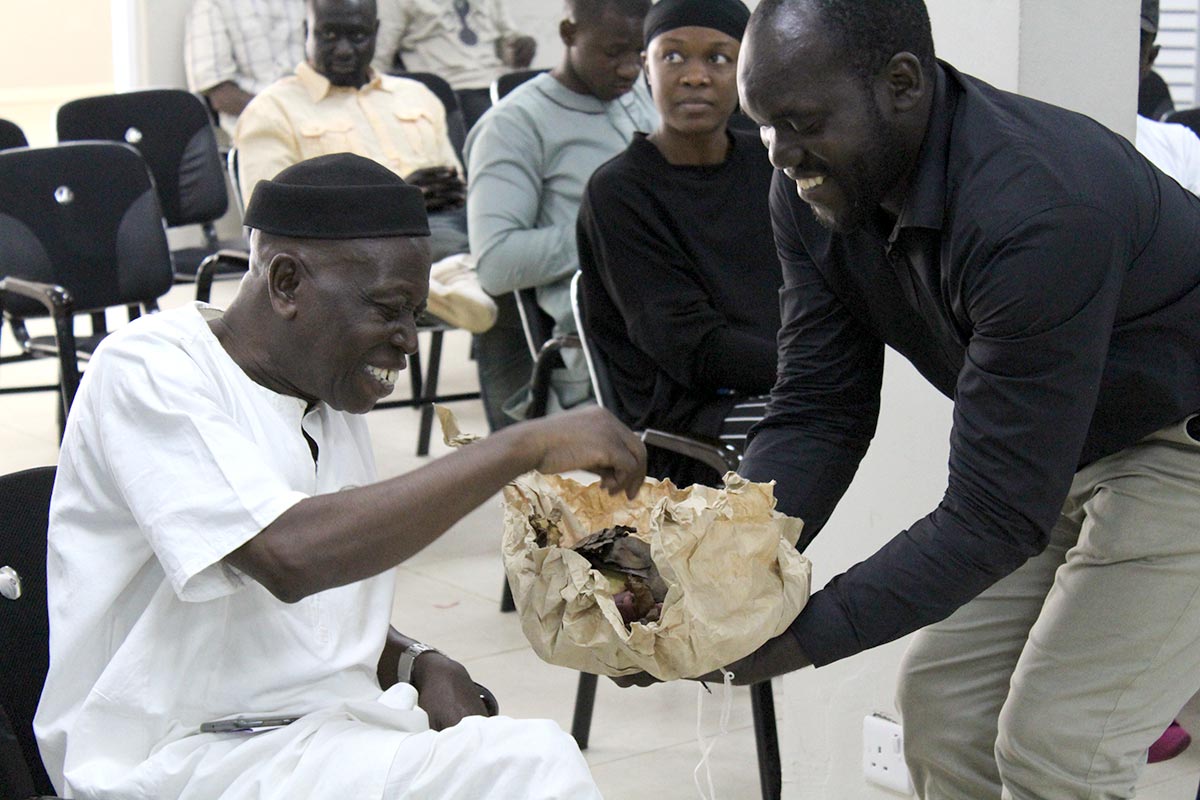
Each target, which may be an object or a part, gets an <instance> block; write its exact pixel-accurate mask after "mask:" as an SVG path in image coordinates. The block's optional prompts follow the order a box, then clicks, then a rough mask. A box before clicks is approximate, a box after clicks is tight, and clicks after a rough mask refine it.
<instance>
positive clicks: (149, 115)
mask: <svg viewBox="0 0 1200 800" xmlns="http://www.w3.org/2000/svg"><path fill="white" fill-rule="evenodd" d="M84 139H108V140H109V141H113V142H126V143H128V144H130V145H132V146H134V147H136V148H137V150H138V152H140V153H141V154H142V157H143V158H145V159H146V163H147V164H148V165H149V166H150V172H151V173H153V175H154V184H155V186H156V187H157V189H158V197H159V203H160V204H161V205H162V213H163V217H164V218H165V219H166V221H167V225H168V227H172V228H174V227H176V226H178V225H194V224H204V223H207V222H211V221H213V220H215V219H218V218H220V217H221V216H222V215H223V214H224V213H225V211H226V210H227V209H228V208H229V196H228V194H227V193H226V191H225V166H224V164H223V163H222V162H221V156H220V154H219V153H218V152H217V139H216V135H215V134H214V133H213V127H212V121H211V119H210V118H209V115H208V110H207V108H206V107H205V105H204V101H203V100H201V99H200V98H199V97H197V96H196V95H194V94H191V93H189V92H185V91H183V90H182V89H148V90H146V91H140V92H124V93H122V94H109V95H102V96H100V97H85V98H83V99H81V100H72V101H71V102H69V103H67V104H66V105H64V106H63V107H62V108H60V109H59V110H58V140H59V141H60V142H67V141H79V140H84Z"/></svg>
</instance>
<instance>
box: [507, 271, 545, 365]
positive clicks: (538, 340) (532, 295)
mask: <svg viewBox="0 0 1200 800" xmlns="http://www.w3.org/2000/svg"><path fill="white" fill-rule="evenodd" d="M513 297H514V298H515V299H516V301H517V313H518V314H520V315H521V330H523V331H524V332H525V344H527V345H529V355H531V356H532V357H533V358H534V359H537V355H538V351H540V350H541V349H542V345H544V344H545V343H546V342H548V341H549V340H550V337H551V336H553V335H554V318H553V317H551V316H550V315H549V314H547V313H546V312H545V310H543V309H542V307H541V306H540V305H538V301H537V289H536V288H533V287H529V288H526V289H517V290H516V291H515V292H513Z"/></svg>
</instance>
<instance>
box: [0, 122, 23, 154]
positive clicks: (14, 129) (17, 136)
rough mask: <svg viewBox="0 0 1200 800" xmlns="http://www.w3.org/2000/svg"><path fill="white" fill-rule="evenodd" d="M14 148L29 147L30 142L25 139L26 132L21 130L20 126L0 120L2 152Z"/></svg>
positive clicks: (0, 145) (0, 146)
mask: <svg viewBox="0 0 1200 800" xmlns="http://www.w3.org/2000/svg"><path fill="white" fill-rule="evenodd" d="M12 147H29V140H28V139H26V138H25V131H23V130H21V126H20V125H18V124H17V123H15V122H9V121H8V120H6V119H0V150H8V149H9V148H12Z"/></svg>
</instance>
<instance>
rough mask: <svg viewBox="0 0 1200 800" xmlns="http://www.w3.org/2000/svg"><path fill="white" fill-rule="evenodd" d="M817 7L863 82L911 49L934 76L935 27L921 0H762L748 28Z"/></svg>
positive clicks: (910, 51)
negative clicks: (781, 15) (895, 56)
mask: <svg viewBox="0 0 1200 800" xmlns="http://www.w3.org/2000/svg"><path fill="white" fill-rule="evenodd" d="M797 8H809V9H813V10H815V11H816V12H817V13H818V15H819V16H820V18H821V21H822V22H823V23H824V24H825V26H826V29H827V33H829V34H830V35H831V36H832V37H833V38H834V39H835V40H836V42H837V49H838V50H840V51H841V52H842V53H844V54H845V58H846V60H847V62H848V63H849V65H850V67H851V68H852V69H853V70H854V72H855V73H857V74H858V75H859V76H860V77H861V78H862V79H863V80H864V82H865V81H867V80H870V79H871V78H874V77H875V76H876V75H878V74H879V72H880V70H882V69H883V68H884V66H885V65H886V64H887V63H888V61H890V60H891V59H892V56H894V55H896V54H897V53H912V54H913V55H914V56H916V57H917V60H918V61H920V62H921V68H922V69H923V70H924V72H925V74H926V75H930V76H931V75H933V69H934V64H935V63H936V61H935V55H934V49H933V31H932V28H931V26H930V23H929V11H928V9H926V8H925V3H924V1H923V0H763V2H762V3H760V4H759V6H758V8H756V9H755V11H754V14H753V15H752V16H751V18H750V25H749V29H750V30H751V31H752V30H754V29H755V28H757V27H759V26H761V25H765V24H767V22H768V21H771V20H774V19H775V17H776V16H778V15H779V14H780V13H786V12H787V11H788V10H790V9H797Z"/></svg>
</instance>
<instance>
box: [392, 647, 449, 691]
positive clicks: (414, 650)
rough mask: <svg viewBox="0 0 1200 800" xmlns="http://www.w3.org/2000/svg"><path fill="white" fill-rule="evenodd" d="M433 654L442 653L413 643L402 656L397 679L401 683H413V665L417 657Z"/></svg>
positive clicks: (397, 668) (434, 648)
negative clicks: (423, 654)
mask: <svg viewBox="0 0 1200 800" xmlns="http://www.w3.org/2000/svg"><path fill="white" fill-rule="evenodd" d="M431 652H432V653H440V652H442V651H441V650H438V649H437V648H436V647H431V646H430V645H427V644H425V643H423V642H413V643H412V644H410V645H409V646H408V647H406V648H404V652H403V653H401V654H400V660H399V661H398V662H397V663H396V678H397V679H398V680H399V681H400V682H401V683H412V670H413V664H414V663H416V660H417V656H419V655H421V654H422V653H431Z"/></svg>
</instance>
